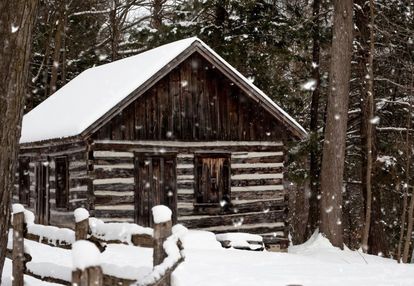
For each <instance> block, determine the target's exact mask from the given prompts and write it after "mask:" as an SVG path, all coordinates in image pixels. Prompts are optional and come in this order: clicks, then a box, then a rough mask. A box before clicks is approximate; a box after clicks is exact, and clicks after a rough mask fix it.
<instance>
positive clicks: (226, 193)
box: [193, 151, 231, 210]
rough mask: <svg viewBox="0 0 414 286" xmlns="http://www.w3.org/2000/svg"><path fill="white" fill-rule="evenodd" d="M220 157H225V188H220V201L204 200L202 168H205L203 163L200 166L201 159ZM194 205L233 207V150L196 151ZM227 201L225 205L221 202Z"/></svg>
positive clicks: (222, 208) (225, 208)
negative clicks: (201, 180) (201, 186)
mask: <svg viewBox="0 0 414 286" xmlns="http://www.w3.org/2000/svg"><path fill="white" fill-rule="evenodd" d="M214 158H216V159H218V158H223V159H224V161H223V167H224V171H223V176H224V178H223V183H224V186H223V190H222V191H221V192H220V190H219V199H218V202H205V201H203V200H204V199H203V197H204V194H203V190H200V182H199V180H200V170H201V171H202V170H203V165H201V166H200V159H201V160H203V159H214ZM193 163H194V206H195V207H196V208H197V209H199V210H200V209H204V208H209V209H211V208H214V209H216V208H217V209H220V210H229V209H230V208H231V152H227V151H198V152H195V153H194V162H193ZM223 200H224V201H225V202H226V203H225V204H224V205H223V204H222V203H221V202H222V201H223Z"/></svg>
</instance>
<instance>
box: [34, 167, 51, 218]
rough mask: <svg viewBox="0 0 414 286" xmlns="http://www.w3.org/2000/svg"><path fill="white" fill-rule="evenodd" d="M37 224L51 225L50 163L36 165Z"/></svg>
mask: <svg viewBox="0 0 414 286" xmlns="http://www.w3.org/2000/svg"><path fill="white" fill-rule="evenodd" d="M36 195H37V197H36V222H37V223H39V224H45V225H47V224H49V217H50V213H49V210H50V208H49V162H47V161H44V162H38V163H37V164H36Z"/></svg>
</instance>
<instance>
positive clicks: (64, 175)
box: [55, 156, 69, 209]
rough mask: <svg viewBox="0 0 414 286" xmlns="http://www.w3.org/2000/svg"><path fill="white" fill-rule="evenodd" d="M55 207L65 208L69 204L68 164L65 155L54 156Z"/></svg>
mask: <svg viewBox="0 0 414 286" xmlns="http://www.w3.org/2000/svg"><path fill="white" fill-rule="evenodd" d="M55 186H56V187H55V202H56V208H64V209H67V208H68V205H69V166H68V158H67V157H66V156H63V157H57V158H55Z"/></svg>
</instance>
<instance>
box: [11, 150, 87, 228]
mask: <svg viewBox="0 0 414 286" xmlns="http://www.w3.org/2000/svg"><path fill="white" fill-rule="evenodd" d="M61 156H67V158H68V169H69V170H68V173H69V200H68V205H67V208H57V207H56V201H55V200H56V196H55V192H56V188H55V187H56V183H55V160H54V159H55V158H57V157H61ZM19 157H21V158H28V159H29V160H30V163H29V175H30V203H29V204H25V206H26V207H27V209H29V210H31V211H33V212H35V207H36V202H37V200H36V197H37V194H36V191H35V186H36V177H35V166H36V162H47V163H48V167H49V190H48V191H49V206H50V212H49V216H50V219H49V223H50V224H52V225H57V226H62V227H74V225H73V213H72V212H73V210H75V209H76V208H78V207H86V208H89V204H90V200H89V198H90V197H89V190H88V184H89V181H90V180H89V175H88V167H87V166H88V165H87V148H86V144H84V143H82V142H81V143H73V144H69V145H66V144H64V145H50V146H47V147H41V148H22V149H21V151H20V154H19ZM16 187H18V186H16ZM13 202H19V198H18V190H17V189H16V192H15V193H14V195H13ZM35 213H36V212H35ZM36 215H37V214H36Z"/></svg>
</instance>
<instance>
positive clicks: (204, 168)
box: [194, 152, 231, 208]
mask: <svg viewBox="0 0 414 286" xmlns="http://www.w3.org/2000/svg"><path fill="white" fill-rule="evenodd" d="M194 169H195V170H194V174H195V178H194V179H195V199H196V202H195V203H196V205H199V206H211V207H224V208H226V207H227V206H228V205H229V203H230V173H231V167H230V153H226V152H217V153H196V154H194Z"/></svg>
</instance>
